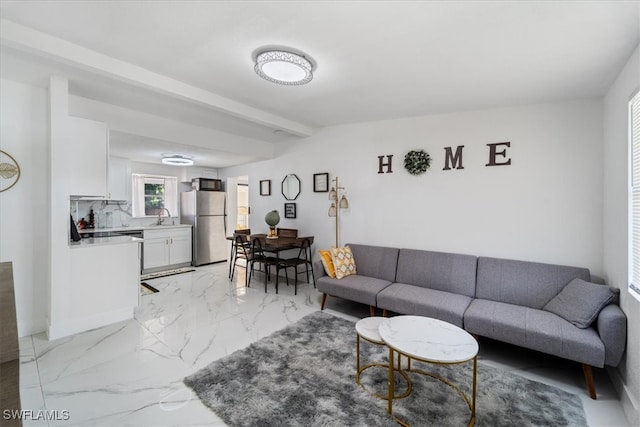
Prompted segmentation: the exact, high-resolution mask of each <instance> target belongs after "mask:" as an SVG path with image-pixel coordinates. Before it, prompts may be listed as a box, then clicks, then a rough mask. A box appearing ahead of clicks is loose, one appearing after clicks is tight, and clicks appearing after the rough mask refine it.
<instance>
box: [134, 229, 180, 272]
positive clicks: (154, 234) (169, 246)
mask: <svg viewBox="0 0 640 427" xmlns="http://www.w3.org/2000/svg"><path fill="white" fill-rule="evenodd" d="M143 254H144V257H143V258H144V262H143V265H142V268H143V272H147V273H148V272H151V271H160V270H162V269H165V268H169V267H178V266H185V265H190V264H191V228H190V227H179V228H171V227H163V226H161V227H158V229H154V230H145V231H144V250H143Z"/></svg>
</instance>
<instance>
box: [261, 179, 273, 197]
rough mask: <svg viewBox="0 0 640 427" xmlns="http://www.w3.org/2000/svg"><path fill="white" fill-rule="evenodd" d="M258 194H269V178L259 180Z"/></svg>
mask: <svg viewBox="0 0 640 427" xmlns="http://www.w3.org/2000/svg"><path fill="white" fill-rule="evenodd" d="M260 195H261V196H270V195H271V180H270V179H263V180H262V181H260Z"/></svg>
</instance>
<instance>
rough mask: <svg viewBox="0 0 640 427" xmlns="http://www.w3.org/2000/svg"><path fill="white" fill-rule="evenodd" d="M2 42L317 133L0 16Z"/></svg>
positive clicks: (236, 114)
mask: <svg viewBox="0 0 640 427" xmlns="http://www.w3.org/2000/svg"><path fill="white" fill-rule="evenodd" d="M0 43H1V44H2V45H3V46H7V47H11V48H13V49H18V50H20V51H23V52H28V53H31V54H34V55H37V56H40V57H44V58H47V59H50V60H54V61H59V62H62V63H64V64H67V65H72V66H74V67H77V68H80V69H82V70H85V71H89V72H92V73H95V74H99V75H101V76H105V77H108V78H111V79H115V80H118V81H122V82H126V83H129V84H132V85H135V86H137V87H141V88H144V89H147V90H150V91H153V92H157V93H161V94H164V95H168V96H172V97H175V98H178V99H181V100H184V101H188V102H192V103H194V104H197V105H201V106H206V107H209V108H212V109H215V110H217V111H220V112H223V113H226V114H229V115H231V116H234V117H238V118H241V119H243V120H247V121H250V122H253V123H258V124H261V125H263V126H267V127H270V128H273V129H280V130H283V131H285V132H288V133H291V134H293V135H297V136H302V137H306V136H311V135H312V134H313V133H314V129H313V128H312V127H310V126H307V125H304V124H302V123H299V122H295V121H292V120H289V119H286V118H284V117H280V116H277V115H275V114H271V113H269V112H266V111H264V110H260V109H258V108H254V107H251V106H249V105H245V104H242V103H240V102H237V101H234V100H232V99H229V98H225V97H223V96H220V95H217V94H215V93H213V92H210V91H207V90H204V89H201V88H199V87H196V86H192V85H189V84H186V83H183V82H181V81H179V80H176V79H172V78H170V77H166V76H163V75H161V74H158V73H154V72H153V71H149V70H147V69H145V68H142V67H139V66H137V65H133V64H130V63H128V62H125V61H121V60H119V59H115V58H112V57H110V56H107V55H104V54H101V53H99V52H96V51H93V50H90V49H87V48H85V47H82V46H79V45H77V44H74V43H70V42H68V41H65V40H62V39H60V38H57V37H53V36H51V35H49V34H46V33H43V32H40V31H36V30H33V29H31V28H28V27H25V26H23V25H20V24H16V23H15V22H12V21H9V20H7V19H4V18H0Z"/></svg>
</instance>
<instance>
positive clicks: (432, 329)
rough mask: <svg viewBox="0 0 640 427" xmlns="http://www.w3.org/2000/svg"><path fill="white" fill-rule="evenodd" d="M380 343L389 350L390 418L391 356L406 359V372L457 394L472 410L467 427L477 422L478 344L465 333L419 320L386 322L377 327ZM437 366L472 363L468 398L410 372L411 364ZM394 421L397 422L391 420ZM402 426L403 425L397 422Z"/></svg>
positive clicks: (437, 322) (390, 402)
mask: <svg viewBox="0 0 640 427" xmlns="http://www.w3.org/2000/svg"><path fill="white" fill-rule="evenodd" d="M378 332H379V334H380V338H381V340H382V341H383V342H384V343H385V344H386V345H387V347H389V365H388V369H389V383H388V384H389V398H388V407H387V412H389V414H391V415H392V416H394V415H393V399H392V398H391V397H392V396H393V394H394V381H393V378H394V373H393V371H394V366H393V360H394V352H395V353H398V355H403V356H406V357H407V358H408V359H409V366H408V367H407V370H408V371H409V372H415V373H418V374H422V375H428V376H430V377H432V378H435V379H437V380H439V381H441V382H443V383H445V384H447V385H448V386H450V387H451V388H453V389H454V390H456V391H457V392H458V393H459V394H460V395H461V396H462V398H463V399H464V400H465V402H466V403H467V406H468V407H469V409H470V410H471V417H470V419H469V425H470V426H471V425H473V424H475V420H476V381H477V370H478V342H477V341H476V340H475V338H473V337H472V336H471V335H470V334H469V333H468V332H466V331H465V330H463V329H461V328H459V327H457V326H455V325H452V324H450V323H447V322H443V321H442V320H438V319H432V318H430V317H422V316H397V317H391V318H386V319H385V320H384V321H382V322H381V323H380V326H379V327H378ZM412 359H413V360H417V361H419V362H424V363H431V364H437V365H456V364H461V363H465V362H469V361H473V380H472V381H473V384H472V396H471V398H470V397H469V396H468V395H467V394H465V393H464V392H463V391H462V390H461V389H460V388H459V387H458V386H456V385H455V384H452V383H451V382H449V381H448V380H446V379H445V378H442V377H440V376H437V375H435V374H431V373H428V372H425V371H422V370H419V369H412V368H411V365H410V362H411V360H412ZM394 418H396V417H395V416H394ZM396 420H397V421H398V422H400V423H401V424H403V425H404V424H406V423H404V422H403V421H401V420H399V419H398V418H396Z"/></svg>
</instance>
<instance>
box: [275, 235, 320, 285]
mask: <svg viewBox="0 0 640 427" xmlns="http://www.w3.org/2000/svg"><path fill="white" fill-rule="evenodd" d="M298 266H304V267H305V270H301V271H298ZM280 267H281V268H284V274H285V279H286V281H287V285H289V275H288V273H287V269H288V268H293V269H294V271H295V282H294V295H298V274H301V273H306V275H307V283H310V282H309V271H311V278H312V279H313V287H314V288H315V286H316V276H315V274H314V273H313V260H312V258H311V239H309V238H304V239H302V240H301V242H300V250H299V251H298V256H297V257H295V258H287V259H284V260H280Z"/></svg>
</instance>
